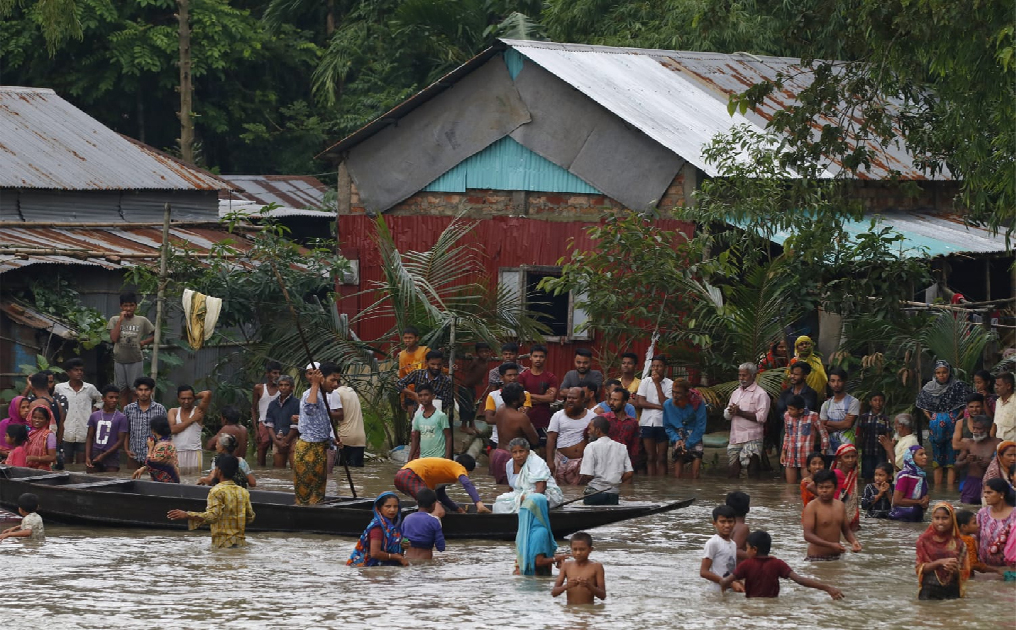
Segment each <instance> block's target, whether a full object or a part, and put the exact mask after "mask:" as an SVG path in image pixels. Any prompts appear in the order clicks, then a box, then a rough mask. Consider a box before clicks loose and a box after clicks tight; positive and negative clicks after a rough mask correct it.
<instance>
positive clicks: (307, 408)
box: [297, 389, 332, 442]
mask: <svg viewBox="0 0 1016 630" xmlns="http://www.w3.org/2000/svg"><path fill="white" fill-rule="evenodd" d="M308 396H310V390H309V389H308V390H307V391H305V392H304V393H303V396H301V397H300V423H299V425H298V426H297V429H298V430H299V431H300V439H301V440H303V441H304V442H327V441H329V440H330V439H331V436H332V420H331V418H330V417H329V416H328V408H327V407H326V406H325V393H324V392H323V391H321V390H318V396H317V404H316V405H312V404H310V403H309V402H307V397H308Z"/></svg>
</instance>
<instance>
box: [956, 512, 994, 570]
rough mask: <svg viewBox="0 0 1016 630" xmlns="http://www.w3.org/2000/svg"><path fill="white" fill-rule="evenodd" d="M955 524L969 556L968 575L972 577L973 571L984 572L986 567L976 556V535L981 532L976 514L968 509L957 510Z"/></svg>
mask: <svg viewBox="0 0 1016 630" xmlns="http://www.w3.org/2000/svg"><path fill="white" fill-rule="evenodd" d="M956 525H957V526H958V527H959V528H960V539H962V540H963V544H964V545H966V547H967V555H968V556H969V557H970V577H974V571H977V572H980V573H985V572H986V571H987V570H988V567H987V565H985V564H984V563H983V562H981V559H980V558H978V557H977V537H978V536H979V535H980V533H981V528H980V527H978V526H977V514H975V513H973V512H971V511H970V510H958V511H957V512H956Z"/></svg>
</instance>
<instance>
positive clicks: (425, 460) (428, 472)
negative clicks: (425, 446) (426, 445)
mask: <svg viewBox="0 0 1016 630" xmlns="http://www.w3.org/2000/svg"><path fill="white" fill-rule="evenodd" d="M403 468H408V469H409V470H412V471H413V472H415V473H416V474H417V475H418V476H419V477H420V479H423V483H425V484H427V487H428V488H431V489H434V488H436V487H438V486H439V485H441V484H446V483H458V481H459V477H461V476H462V475H466V476H467V477H468V476H469V472H468V471H467V470H466V467H465V466H463V465H462V464H460V463H458V462H456V461H452V460H450V459H445V458H443V457H421V458H419V459H414V460H413V461H411V462H409V463H408V464H406V465H405V466H403Z"/></svg>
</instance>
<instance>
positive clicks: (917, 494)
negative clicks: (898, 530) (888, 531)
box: [889, 446, 931, 523]
mask: <svg viewBox="0 0 1016 630" xmlns="http://www.w3.org/2000/svg"><path fill="white" fill-rule="evenodd" d="M927 464H928V454H927V453H925V452H924V448H923V447H921V446H911V447H910V448H909V449H907V452H906V453H904V454H903V470H901V471H900V472H899V474H898V475H896V487H895V488H894V489H893V509H892V511H891V512H889V518H891V519H892V520H894V521H907V522H910V523H920V522H921V521H923V520H924V511H925V510H926V509H928V504H929V503H930V502H931V499H930V497H928V481H927V479H925V477H926V476H927V473H926V472H924V467H925V466H926V465H927Z"/></svg>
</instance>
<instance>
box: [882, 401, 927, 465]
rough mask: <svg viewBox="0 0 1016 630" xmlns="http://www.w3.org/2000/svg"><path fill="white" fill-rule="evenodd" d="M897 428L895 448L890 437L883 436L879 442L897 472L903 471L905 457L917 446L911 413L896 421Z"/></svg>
mask: <svg viewBox="0 0 1016 630" xmlns="http://www.w3.org/2000/svg"><path fill="white" fill-rule="evenodd" d="M894 424H895V427H896V446H895V448H893V441H892V440H890V439H889V436H888V435H883V436H881V437H880V438H879V439H878V441H879V442H880V443H881V444H882V448H884V449H885V452H886V455H887V456H888V457H889V461H891V462H892V463H893V466H895V467H896V472H899V471H901V470H903V455H904V454H905V453H906V452H907V450H908V449H909V448H910V447H911V446H917V444H918V442H917V436H916V435H914V418H913V416H911V415H910V414H909V413H901V414H899V415H897V416H896V418H895V421H894Z"/></svg>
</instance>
